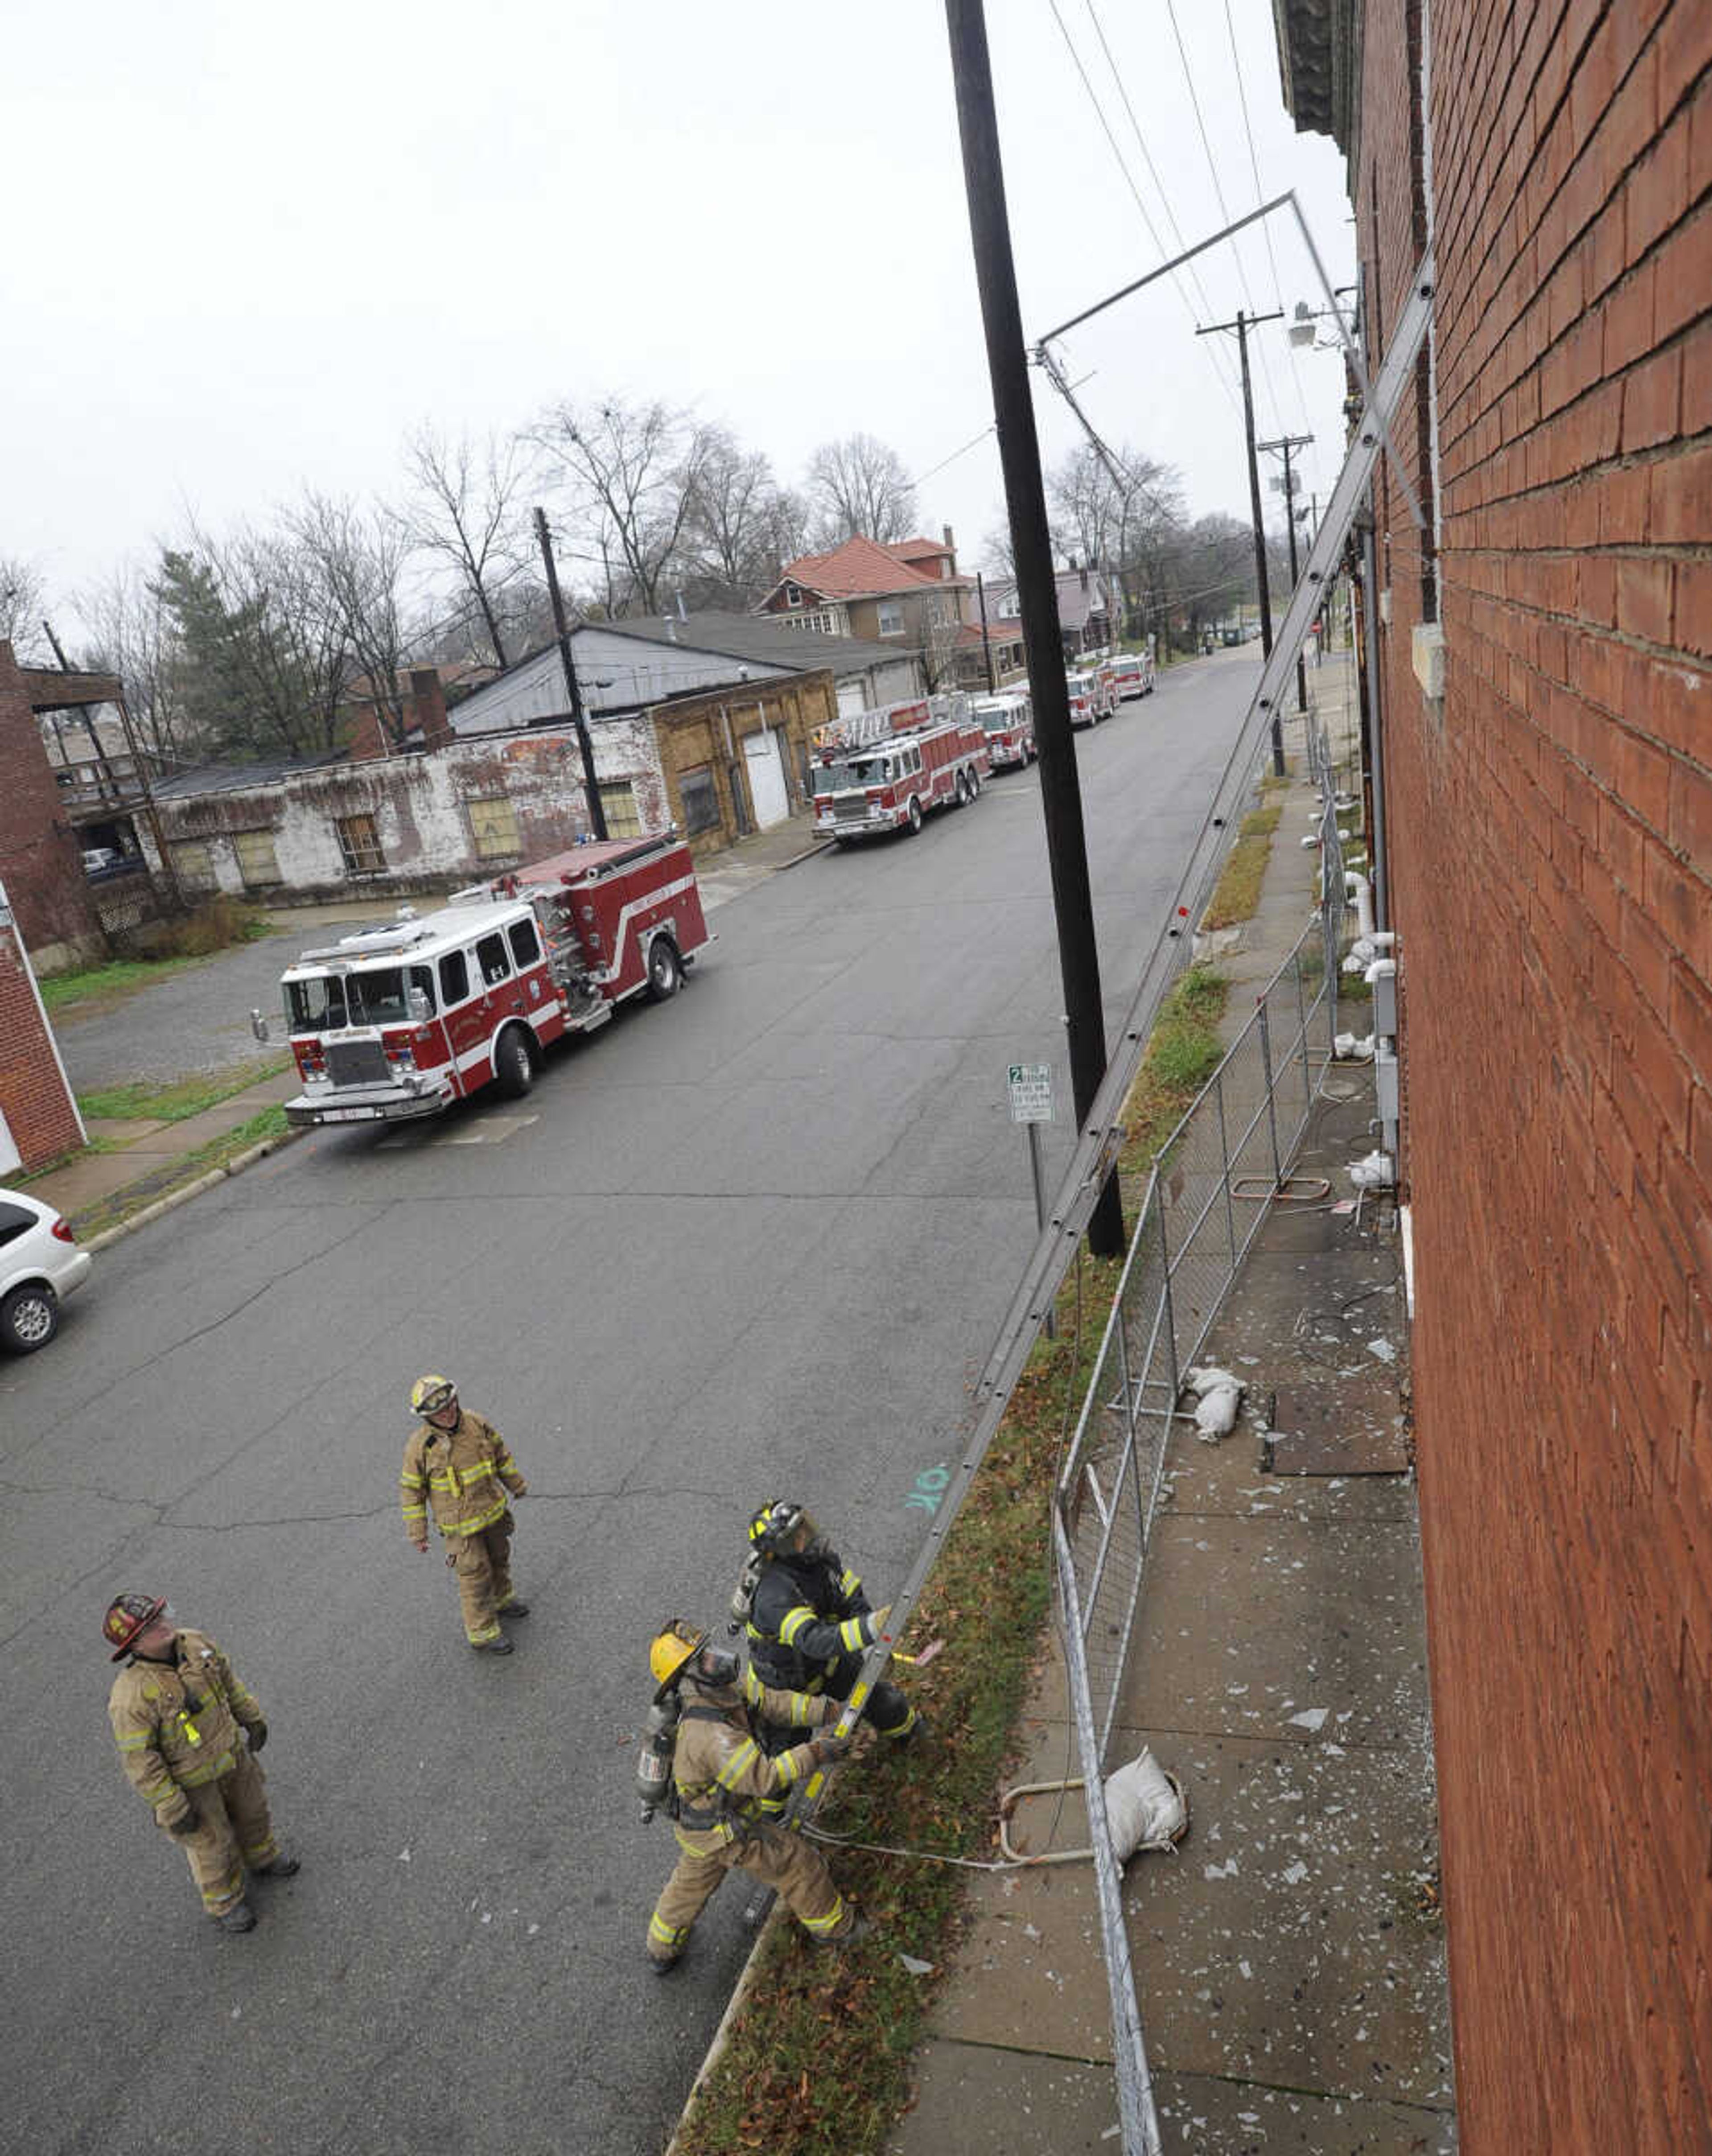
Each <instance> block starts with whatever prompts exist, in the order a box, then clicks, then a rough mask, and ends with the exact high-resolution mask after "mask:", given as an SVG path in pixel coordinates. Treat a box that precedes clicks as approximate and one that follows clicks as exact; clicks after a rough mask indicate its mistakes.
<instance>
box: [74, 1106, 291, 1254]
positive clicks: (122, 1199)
mask: <svg viewBox="0 0 1712 2156" xmlns="http://www.w3.org/2000/svg"><path fill="white" fill-rule="evenodd" d="M289 1128H290V1125H289V1124H288V1123H287V1122H286V1121H285V1111H284V1108H283V1107H280V1106H278V1105H277V1104H276V1105H274V1106H272V1107H267V1108H264V1109H263V1110H262V1111H261V1112H260V1114H259V1115H255V1116H250V1117H249V1119H248V1121H246V1122H242V1123H239V1124H238V1126H237V1127H235V1128H234V1129H233V1130H229V1131H226V1132H222V1134H221V1135H220V1136H219V1137H217V1138H211V1139H210V1140H209V1141H208V1144H207V1145H202V1146H198V1147H197V1148H196V1150H195V1152H187V1153H186V1154H185V1155H184V1157H183V1158H182V1159H181V1160H176V1161H174V1162H172V1164H171V1165H170V1166H169V1167H166V1168H157V1169H156V1170H155V1172H154V1173H152V1174H151V1175H145V1176H141V1177H140V1178H138V1179H137V1181H136V1182H135V1183H126V1186H125V1188H123V1189H122V1190H115V1191H113V1192H111V1193H110V1194H109V1195H108V1196H107V1197H105V1198H103V1199H100V1200H98V1202H97V1203H96V1204H93V1205H89V1206H85V1209H83V1211H82V1212H80V1213H77V1214H73V1215H72V1219H71V1228H72V1232H73V1233H74V1235H78V1236H79V1237H80V1238H82V1239H83V1240H88V1239H89V1238H90V1236H92V1235H105V1233H106V1231H107V1229H110V1228H117V1227H120V1226H121V1225H122V1224H123V1223H124V1222H126V1220H128V1219H131V1216H132V1215H133V1214H137V1213H141V1211H142V1210H143V1209H144V1207H145V1206H148V1205H153V1204H157V1203H158V1202H159V1201H160V1200H161V1199H162V1198H170V1197H171V1196H172V1193H173V1192H174V1191H175V1190H182V1188H184V1186H185V1184H186V1183H194V1182H195V1181H196V1180H197V1177H198V1176H203V1175H207V1174H208V1173H210V1171H211V1170H213V1169H214V1168H224V1167H225V1166H226V1165H227V1163H228V1162H230V1161H233V1160H236V1159H237V1158H238V1155H239V1154H240V1153H243V1152H249V1149H250V1147H252V1146H256V1145H260V1144H261V1142H263V1140H264V1138H278V1137H284V1135H285V1133H286V1132H287V1130H288V1129H289Z"/></svg>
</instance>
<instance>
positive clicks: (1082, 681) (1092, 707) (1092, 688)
mask: <svg viewBox="0 0 1712 2156" xmlns="http://www.w3.org/2000/svg"><path fill="white" fill-rule="evenodd" d="M1064 685H1065V687H1066V688H1067V689H1068V690H1069V698H1070V724H1071V725H1072V726H1098V725H1099V722H1100V721H1101V720H1102V719H1109V718H1110V716H1111V715H1112V713H1113V712H1114V711H1116V709H1117V707H1118V700H1117V697H1116V696H1115V694H1114V692H1113V690H1112V685H1111V684H1110V681H1108V680H1106V678H1105V675H1104V674H1102V673H1101V672H1100V670H1099V668H1098V667H1097V666H1083V667H1073V668H1072V669H1071V670H1069V673H1067V674H1066V675H1065V676H1064Z"/></svg>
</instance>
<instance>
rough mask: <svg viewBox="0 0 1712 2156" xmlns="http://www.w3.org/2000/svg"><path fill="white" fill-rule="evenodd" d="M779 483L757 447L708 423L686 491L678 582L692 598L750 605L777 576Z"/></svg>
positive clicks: (724, 604) (702, 603) (698, 602)
mask: <svg viewBox="0 0 1712 2156" xmlns="http://www.w3.org/2000/svg"><path fill="white" fill-rule="evenodd" d="M778 495H779V489H778V485H777V481H776V480H774V478H773V473H772V466H771V465H770V464H769V463H768V462H767V460H766V457H765V456H764V455H762V454H761V452H760V451H759V450H755V449H744V448H743V447H742V446H741V444H740V443H739V442H738V441H737V439H736V436H735V435H733V434H730V431H729V430H728V429H725V428H723V427H710V428H709V429H707V430H706V433H705V436H704V437H703V443H702V454H701V458H700V464H699V465H698V467H697V470H696V472H695V479H694V481H693V483H692V485H691V487H690V490H689V515H688V516H687V517H686V518H685V520H684V552H685V561H684V577H683V581H684V587H685V588H686V589H687V591H688V593H689V598H690V601H691V603H693V604H696V605H700V606H717V607H736V608H742V607H747V606H750V605H752V604H753V603H754V602H755V601H756V599H758V598H760V597H761V593H763V592H765V591H766V590H767V589H768V588H770V587H771V585H772V583H774V582H775V581H776V579H777V574H778V570H777V561H778V556H777V551H776V545H775V539H776V533H777V527H778V525H779V523H780V521H782V520H781V516H780V509H779V501H778Z"/></svg>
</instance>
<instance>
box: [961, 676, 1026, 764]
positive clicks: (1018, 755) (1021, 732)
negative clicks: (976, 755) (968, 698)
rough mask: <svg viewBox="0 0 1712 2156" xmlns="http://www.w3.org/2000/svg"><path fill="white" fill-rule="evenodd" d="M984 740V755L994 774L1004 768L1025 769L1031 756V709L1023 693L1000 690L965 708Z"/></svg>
mask: <svg viewBox="0 0 1712 2156" xmlns="http://www.w3.org/2000/svg"><path fill="white" fill-rule="evenodd" d="M969 716H971V718H972V719H975V720H976V721H978V722H979V724H980V726H981V729H982V732H983V733H984V734H985V735H986V736H987V754H988V755H989V756H990V757H992V767H993V769H994V770H995V771H998V770H1001V769H1002V768H1003V767H1004V766H1005V765H1007V764H1012V763H1016V764H1023V765H1026V764H1027V763H1028V759H1029V757H1031V756H1033V753H1034V706H1033V703H1032V701H1030V699H1029V695H1028V690H1026V689H1001V690H998V691H997V694H996V695H994V696H981V697H977V698H976V701H974V702H973V703H972V704H971V706H969Z"/></svg>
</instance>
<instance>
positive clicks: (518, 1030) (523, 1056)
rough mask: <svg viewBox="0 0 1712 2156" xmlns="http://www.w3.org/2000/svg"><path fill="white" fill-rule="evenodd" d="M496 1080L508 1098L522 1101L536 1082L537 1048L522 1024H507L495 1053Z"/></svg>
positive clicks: (496, 1083)
mask: <svg viewBox="0 0 1712 2156" xmlns="http://www.w3.org/2000/svg"><path fill="white" fill-rule="evenodd" d="M494 1082H495V1085H497V1086H498V1087H499V1089H500V1091H501V1092H502V1093H503V1094H504V1095H505V1097H506V1098H507V1099H508V1100H511V1101H520V1100H521V1099H522V1098H523V1096H524V1095H525V1093H526V1092H527V1091H529V1089H530V1087H531V1086H532V1085H534V1083H535V1050H534V1048H533V1046H532V1045H531V1042H530V1038H529V1035H528V1034H526V1033H525V1031H524V1030H523V1029H522V1027H521V1026H519V1025H512V1026H507V1027H506V1029H505V1032H504V1033H502V1034H500V1045H499V1047H498V1048H497V1049H496V1050H495V1053H494Z"/></svg>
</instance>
